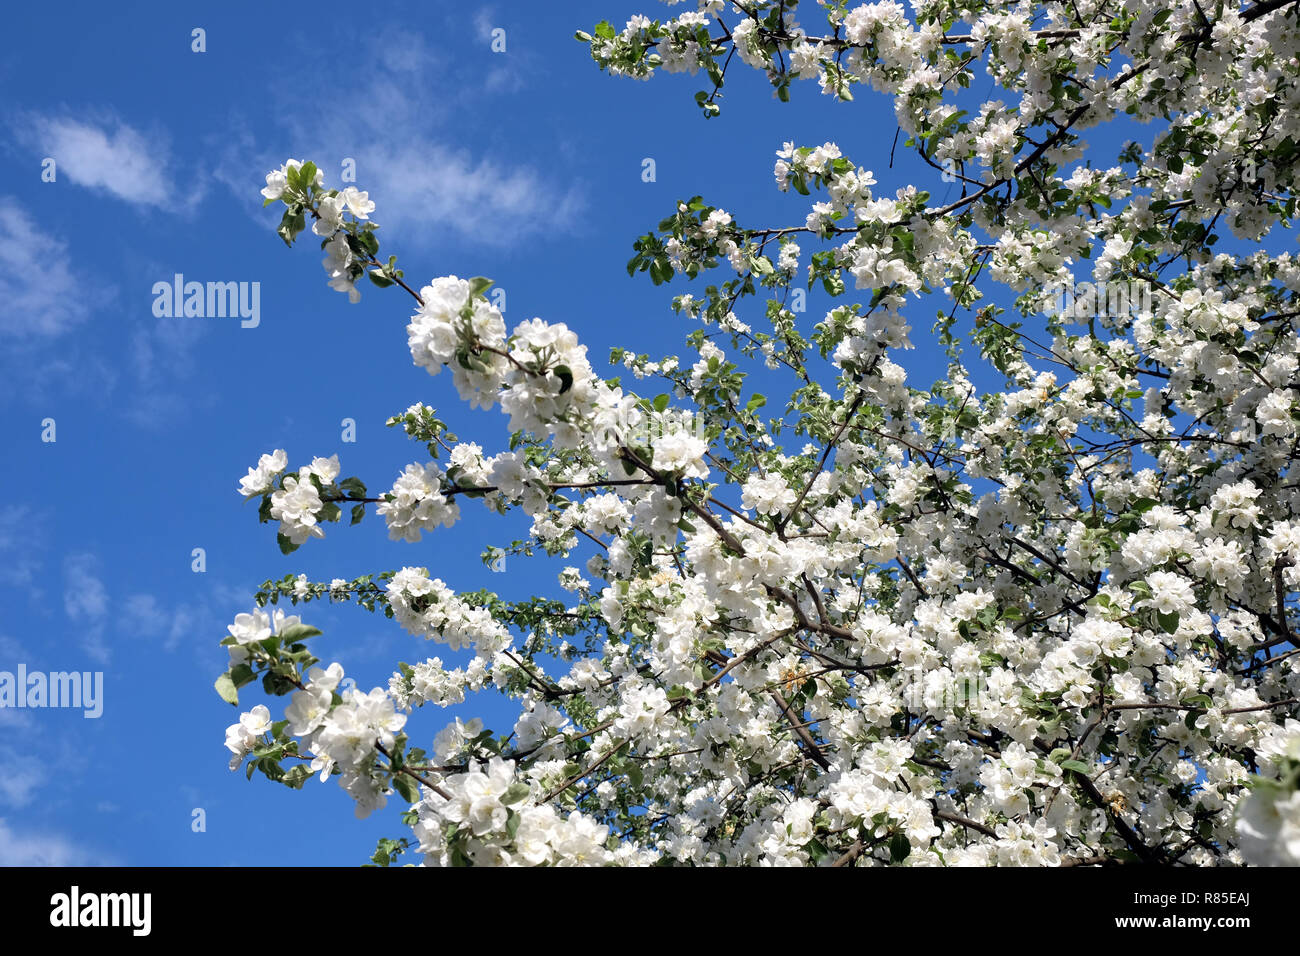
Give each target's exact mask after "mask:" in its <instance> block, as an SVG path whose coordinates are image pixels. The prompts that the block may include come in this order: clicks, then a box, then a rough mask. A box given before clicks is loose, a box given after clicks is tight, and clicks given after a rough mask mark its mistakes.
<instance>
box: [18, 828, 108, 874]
mask: <svg viewBox="0 0 1300 956" xmlns="http://www.w3.org/2000/svg"><path fill="white" fill-rule="evenodd" d="M109 862H111V861H109V860H106V859H104V858H102V857H100V856H98V855H97V854H95V853H93V852H92V851H90V850H88V849H87V848H86V847H84V846H82V845H80V844H78V843H77V842H75V841H73V840H71V839H70V838H68V837H66V836H63V835H62V834H58V833H41V832H33V831H29V830H27V829H26V828H24V832H22V833H19V832H17V831H16V830H14V828H13V827H12V826H10V825H9V823H8V822H7V821H6V820H5V819H4V818H3V817H0V866H101V865H105V864H108V863H109Z"/></svg>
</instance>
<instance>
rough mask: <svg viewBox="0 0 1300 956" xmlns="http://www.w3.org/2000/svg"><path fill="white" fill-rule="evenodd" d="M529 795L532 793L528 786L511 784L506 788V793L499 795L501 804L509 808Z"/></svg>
mask: <svg viewBox="0 0 1300 956" xmlns="http://www.w3.org/2000/svg"><path fill="white" fill-rule="evenodd" d="M530 793H532V790H531V789H530V788H529V786H528V784H526V783H512V784H511V785H510V786H509V787H507V788H506V792H505V793H503V794H501V802H502V803H504V804H505V805H506V806H510V805H511V804H515V803H518V802H519V801H521V800H524V799H525V798H527V796H528V795H529V794H530Z"/></svg>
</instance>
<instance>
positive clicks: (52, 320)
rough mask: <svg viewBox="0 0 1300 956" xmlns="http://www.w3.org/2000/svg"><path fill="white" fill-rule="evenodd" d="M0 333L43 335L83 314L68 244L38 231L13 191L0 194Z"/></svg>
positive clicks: (61, 329)
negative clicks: (13, 195) (1, 304)
mask: <svg viewBox="0 0 1300 956" xmlns="http://www.w3.org/2000/svg"><path fill="white" fill-rule="evenodd" d="M0 302H4V308H3V309H0V336H4V337H11V338H17V339H46V338H50V337H53V336H57V335H60V334H62V333H63V332H66V331H67V330H68V329H70V328H71V327H72V326H74V325H76V324H77V323H78V322H80V321H81V320H83V319H84V318H86V308H85V298H84V296H83V295H82V291H81V289H80V287H79V283H78V281H77V279H76V278H75V277H74V276H73V274H72V266H71V262H70V260H69V257H68V248H67V245H66V244H65V243H64V242H63V241H62V240H60V239H57V238H55V237H54V236H51V235H49V234H48V233H45V232H42V231H41V230H40V229H38V228H37V227H36V225H35V224H34V223H33V222H32V220H31V218H30V217H29V216H28V215H27V213H26V212H25V211H24V210H23V209H22V207H21V206H19V205H18V202H17V200H15V199H13V198H12V197H8V196H4V197H0Z"/></svg>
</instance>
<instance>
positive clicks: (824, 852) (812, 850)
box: [803, 837, 831, 863]
mask: <svg viewBox="0 0 1300 956" xmlns="http://www.w3.org/2000/svg"><path fill="white" fill-rule="evenodd" d="M803 848H804V849H805V850H806V851H807V852H808V855H809V856H810V857H812V861H813V862H814V863H820V862H821V861H822V860H824V859H826V858H827V857H828V856H830V855H831V851H830V850H828V849H826V844H825V843H823V842H822V841H821V840H819V839H817V838H816V837H813V838H812V839H811V840H809V841H808V842H807V843H805V844H804V845H803Z"/></svg>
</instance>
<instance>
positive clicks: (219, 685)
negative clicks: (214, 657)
mask: <svg viewBox="0 0 1300 956" xmlns="http://www.w3.org/2000/svg"><path fill="white" fill-rule="evenodd" d="M213 686H214V687H216V689H217V694H218V695H219V696H220V697H221V699H222V700H224V701H225V702H226V703H227V704H233V705H234V706H236V707H237V706H239V691H237V690H235V682H234V681H232V680H231V679H230V673H229V672H228V671H227V672H226V673H225V674H222V675H221V676H220V677H218V678H217V682H216V684H214V685H213Z"/></svg>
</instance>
